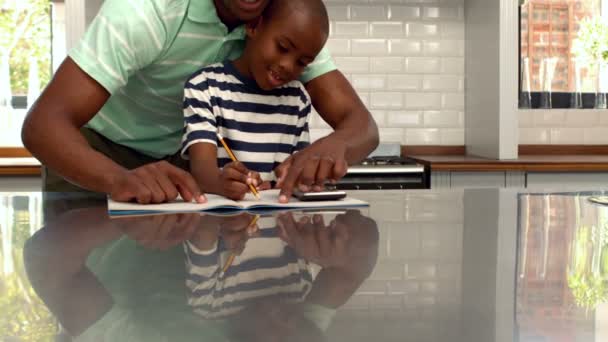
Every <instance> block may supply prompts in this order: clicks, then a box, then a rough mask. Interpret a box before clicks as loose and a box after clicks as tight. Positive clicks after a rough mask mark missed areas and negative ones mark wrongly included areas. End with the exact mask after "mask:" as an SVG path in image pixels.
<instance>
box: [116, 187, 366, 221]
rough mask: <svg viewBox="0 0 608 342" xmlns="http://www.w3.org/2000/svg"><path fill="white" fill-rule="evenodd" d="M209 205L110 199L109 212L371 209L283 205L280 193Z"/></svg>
mask: <svg viewBox="0 0 608 342" xmlns="http://www.w3.org/2000/svg"><path fill="white" fill-rule="evenodd" d="M206 196H207V203H203V204H199V203H187V202H184V201H183V200H181V199H178V200H175V201H173V202H169V203H162V204H138V203H131V202H116V201H113V200H112V199H110V198H108V211H109V213H110V215H112V216H119V215H137V214H152V213H161V212H197V211H240V210H246V211H272V210H294V209H325V208H353V207H367V206H368V204H367V203H366V202H364V201H361V200H358V199H355V198H350V197H346V198H343V199H341V200H337V201H306V202H302V201H299V200H298V199H296V198H291V199H290V200H289V203H279V200H278V199H279V190H277V189H274V190H268V191H262V192H260V199H259V200H256V199H255V197H253V195H252V194H251V193H248V194H247V195H246V196H245V199H244V200H242V201H233V200H230V199H228V198H225V197H222V196H218V195H213V194H207V195H206Z"/></svg>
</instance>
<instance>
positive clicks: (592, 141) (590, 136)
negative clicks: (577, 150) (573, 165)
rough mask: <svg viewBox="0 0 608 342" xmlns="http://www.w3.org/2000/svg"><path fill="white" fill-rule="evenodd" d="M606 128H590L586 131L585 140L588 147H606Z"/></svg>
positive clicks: (607, 138)
mask: <svg viewBox="0 0 608 342" xmlns="http://www.w3.org/2000/svg"><path fill="white" fill-rule="evenodd" d="M606 131H607V128H606V127H589V128H585V129H584V136H585V140H584V141H583V143H584V144H587V145H606V144H608V134H606Z"/></svg>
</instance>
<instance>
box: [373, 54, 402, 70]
mask: <svg viewBox="0 0 608 342" xmlns="http://www.w3.org/2000/svg"><path fill="white" fill-rule="evenodd" d="M403 64H404V63H403V58H402V57H372V58H371V59H370V71H371V72H374V73H377V72H386V73H393V72H402V71H403V68H404V65H403Z"/></svg>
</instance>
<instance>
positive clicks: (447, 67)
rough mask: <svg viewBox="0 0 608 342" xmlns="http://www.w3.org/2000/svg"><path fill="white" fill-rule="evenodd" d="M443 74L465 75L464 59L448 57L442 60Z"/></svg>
mask: <svg viewBox="0 0 608 342" xmlns="http://www.w3.org/2000/svg"><path fill="white" fill-rule="evenodd" d="M441 73H443V74H459V75H463V74H464V58H461V57H446V58H442V59H441Z"/></svg>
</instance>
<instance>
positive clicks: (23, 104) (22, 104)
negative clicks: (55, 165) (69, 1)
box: [0, 0, 64, 158]
mask: <svg viewBox="0 0 608 342" xmlns="http://www.w3.org/2000/svg"><path fill="white" fill-rule="evenodd" d="M58 3H60V4H61V5H63V3H64V0H50V1H49V6H50V10H49V16H50V19H51V20H50V26H51V27H50V35H51V44H50V51H49V54H50V63H49V66H50V68H51V69H50V72H51V74H53V65H54V62H55V60H54V57H55V53H56V51H55V50H54V45H55V44H53V40H54V35H55V28H56V25H57V24H58V23H56V22H54V20H53V19H54V17H55V14H56V12H55V11H56V7H55V6H56V5H57V4H58ZM60 32H61V30H60ZM11 104H12V106H13V108H15V109H27V104H28V99H27V96H26V95H13V96H12V101H11ZM28 157H32V154H31V153H30V152H29V151H28V150H27V149H26V148H25V147H23V146H6V145H0V158H28Z"/></svg>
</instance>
